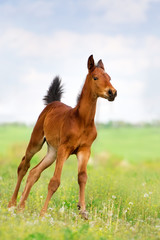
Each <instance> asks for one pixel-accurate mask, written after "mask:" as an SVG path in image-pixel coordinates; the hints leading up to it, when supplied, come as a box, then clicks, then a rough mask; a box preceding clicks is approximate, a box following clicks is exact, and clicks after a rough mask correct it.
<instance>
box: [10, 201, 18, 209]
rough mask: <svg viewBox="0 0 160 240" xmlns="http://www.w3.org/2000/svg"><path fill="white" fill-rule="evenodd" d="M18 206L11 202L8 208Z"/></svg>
mask: <svg viewBox="0 0 160 240" xmlns="http://www.w3.org/2000/svg"><path fill="white" fill-rule="evenodd" d="M16 205H17V203H16V201H15V202H13V201H9V203H8V208H11V207H16Z"/></svg>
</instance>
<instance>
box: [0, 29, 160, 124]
mask: <svg viewBox="0 0 160 240" xmlns="http://www.w3.org/2000/svg"><path fill="white" fill-rule="evenodd" d="M159 49H160V39H159V38H158V37H156V36H147V37H144V38H143V39H142V40H141V41H139V39H137V38H136V37H135V38H131V37H124V36H120V35H118V36H115V37H111V36H107V35H104V34H79V33H73V32H70V31H59V32H56V33H53V34H50V35H41V34H35V33H32V32H29V31H25V30H22V29H18V28H14V29H8V30H6V31H5V33H4V34H3V35H2V36H1V38H0V52H1V58H2V59H6V61H7V58H8V56H5V51H10V54H11V55H12V56H13V55H14V57H15V58H17V59H20V60H19V64H20V66H19V69H21V68H23V71H22V73H21V74H20V75H19V76H18V75H17V76H16V73H15V76H14V78H15V79H16V78H18V81H19V83H21V86H20V87H22V88H21V90H20V91H19V94H16V95H15V93H14V95H11V96H10V101H8V107H7V109H8V116H9V113H10V108H12V114H13V115H15V116H16V118H17V116H19V118H20V119H21V120H23V121H27V122H30V121H32V120H31V119H34V120H35V117H37V116H38V114H39V113H40V111H41V110H42V108H43V105H42V101H41V99H42V97H43V96H44V94H45V92H46V90H47V88H48V85H49V84H50V82H51V80H52V77H53V75H54V74H58V73H59V74H60V75H61V76H64V79H63V82H65V89H66V94H65V102H66V103H67V104H69V105H72V106H74V105H75V104H74V103H75V102H76V95H77V93H78V92H79V88H80V86H81V85H82V82H83V79H84V78H85V75H86V73H87V68H86V65H87V64H86V63H87V57H88V56H89V55H90V54H91V53H93V54H94V53H96V54H95V60H96V61H98V60H99V58H102V60H103V61H104V65H105V67H106V71H109V74H110V75H111V77H112V81H113V82H112V83H113V85H114V86H115V87H116V88H117V90H118V97H117V99H116V101H115V103H114V104H110V103H107V102H106V101H102V102H103V104H102V107H101V108H102V110H103V111H101V112H100V115H99V116H98V117H99V119H98V120H100V121H102V120H103V121H104V120H105V121H106V120H107V119H109V118H110V117H112V118H113V119H118V118H124V119H127V120H129V118H130V119H131V120H132V119H142V118H143V116H144V115H145V113H144V109H143V93H144V89H145V88H146V87H147V86H146V84H147V82H146V81H145V80H146V79H145V77H146V71H148V69H150V68H158V67H160V50H159ZM21 59H22V60H23V61H24V60H25V61H26V60H27V65H26V66H25V64H24V62H23V61H22V62H21ZM32 59H35V61H36V62H37V64H36V65H35V66H32V64H29V62H30V60H32ZM44 59H45V62H46V65H47V64H48V63H50V62H52V61H53V62H54V63H53V66H54V68H52V69H51V68H50V70H49V71H48V69H47V68H46V67H45V66H43V64H42V63H41V61H42V62H44ZM57 59H59V60H58V62H57ZM42 66H43V67H42ZM53 66H52V67H53ZM55 70H56V72H55ZM10 71H11V69H10ZM10 71H9V72H8V76H7V77H8V78H9V76H10ZM52 74H53V75H52ZM3 78H4V76H3ZM10 78H12V76H10ZM4 79H5V78H4ZM4 84H5V83H4ZM20 87H19V88H20ZM15 88H16V84H15ZM17 88H18V85H17ZM3 94H4V93H3ZM12 99H13V100H12ZM11 103H12V104H11ZM13 103H14V106H16V107H13ZM5 104H6V103H5ZM109 104H110V105H111V106H112V107H111V108H110V107H108V114H107V111H106V112H105V109H107V107H106V106H110V105H109ZM5 106H6V105H5ZM23 106H25V109H24V107H23ZM1 107H2V108H1V110H0V115H2V114H5V115H6V116H7V113H6V112H5V113H4V106H2V105H1ZM18 109H21V111H22V114H21V115H19V113H18ZM132 109H134V110H135V112H134V111H132ZM13 110H14V111H13ZM129 111H130V112H129ZM108 116H110V117H108ZM10 119H11V118H10ZM12 119H13V118H12Z"/></svg>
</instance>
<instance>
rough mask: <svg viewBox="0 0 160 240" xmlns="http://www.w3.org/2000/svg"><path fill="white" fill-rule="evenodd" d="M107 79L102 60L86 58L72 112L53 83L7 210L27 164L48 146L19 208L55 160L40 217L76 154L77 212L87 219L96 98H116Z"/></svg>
mask: <svg viewBox="0 0 160 240" xmlns="http://www.w3.org/2000/svg"><path fill="white" fill-rule="evenodd" d="M110 80H111V78H110V76H109V75H108V74H107V73H106V72H105V69H104V65H103V62H102V60H99V62H98V64H97V65H95V63H94V59H93V55H91V56H90V57H89V58H88V74H87V77H86V80H85V83H84V86H83V89H82V92H81V94H80V96H79V99H78V102H77V105H76V107H75V108H71V107H69V106H67V105H65V104H63V103H61V102H60V99H61V94H62V86H61V82H60V80H59V78H58V77H56V78H55V79H54V81H53V82H52V84H51V86H50V88H49V90H48V93H47V95H46V96H45V98H44V100H45V102H46V104H47V106H46V107H45V108H44V110H43V111H42V113H41V114H40V116H39V118H38V120H37V123H36V125H35V127H34V129H33V132H32V135H31V139H30V142H29V144H28V147H27V150H26V153H25V156H24V157H23V158H22V161H21V163H20V165H19V167H18V171H17V172H18V179H17V185H16V187H15V190H14V193H13V196H12V198H11V200H10V202H9V205H8V206H9V207H11V206H16V201H17V195H18V191H19V188H20V184H21V181H22V179H23V177H24V175H25V174H26V172H27V170H28V168H29V167H30V160H31V158H32V157H33V155H34V154H35V153H37V152H38V151H39V150H40V149H41V148H42V146H43V144H44V142H45V141H46V142H47V145H48V152H47V154H46V156H45V157H44V158H43V160H42V161H41V162H40V163H39V164H38V165H37V166H35V167H34V168H33V169H31V171H30V173H29V175H28V179H27V182H26V186H25V189H24V191H23V193H22V197H21V200H20V203H19V206H18V208H20V209H23V208H24V207H25V201H26V199H27V197H28V195H29V192H30V190H31V187H32V186H33V184H34V183H35V182H36V181H37V180H38V179H39V177H40V175H41V173H42V171H43V170H45V169H46V168H47V167H49V166H50V165H51V164H52V163H53V162H54V161H55V160H56V166H55V171H54V175H53V177H52V178H51V180H50V182H49V185H48V195H47V198H46V201H45V203H44V206H43V208H42V210H41V215H44V214H45V213H46V211H47V207H48V203H49V201H50V199H51V197H52V195H53V193H55V192H56V190H57V188H58V187H59V185H60V178H61V173H62V168H63V164H64V162H65V160H66V159H67V158H68V157H69V156H70V155H71V154H76V155H77V158H78V184H79V203H78V208H79V209H80V210H81V211H80V213H81V215H82V217H83V218H85V219H87V212H86V206H85V185H86V181H87V163H88V160H89V157H90V152H91V145H92V143H93V141H94V140H95V138H96V136H97V131H96V127H95V124H94V117H95V111H96V103H97V98H98V97H102V98H106V99H108V100H109V101H113V100H114V99H115V97H116V95H117V91H116V89H115V88H114V87H113V86H112V84H111V82H110Z"/></svg>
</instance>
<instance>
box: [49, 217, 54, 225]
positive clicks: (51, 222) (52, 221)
mask: <svg viewBox="0 0 160 240" xmlns="http://www.w3.org/2000/svg"><path fill="white" fill-rule="evenodd" d="M50 224H51V225H53V224H54V220H53V218H52V217H51V218H50Z"/></svg>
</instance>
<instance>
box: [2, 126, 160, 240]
mask: <svg viewBox="0 0 160 240" xmlns="http://www.w3.org/2000/svg"><path fill="white" fill-rule="evenodd" d="M31 131H32V128H31V127H25V126H16V125H4V126H0V239H1V240H8V239H9V240H10V239H12V240H14V239H18V240H21V239H25V240H33V239H34V240H35V239H36V240H42V239H45V240H51V239H58V240H61V239H66V240H67V239H68V240H70V239H71V240H75V239H79V240H82V239H86V240H88V239H89V240H94V239H100V240H104V239H115V240H121V239H148V240H149V239H160V187H159V186H160V128H158V127H157V128H156V127H148V128H147V127H146V128H145V127H143V128H134V127H123V128H122V127H121V128H105V127H99V128H98V138H97V140H96V141H95V143H94V145H93V147H92V154H91V159H90V161H89V164H88V182H87V186H86V204H87V210H88V212H89V220H88V221H86V220H83V219H81V217H80V216H79V213H78V210H77V207H76V206H77V201H78V184H77V160H76V157H75V156H73V157H71V158H69V159H68V160H67V161H66V163H65V165H64V169H63V173H62V180H61V186H60V188H59V189H58V191H57V192H56V193H55V194H54V196H53V198H52V200H51V202H50V205H49V210H48V213H47V215H46V216H45V217H44V218H40V217H39V212H40V210H41V207H42V205H43V203H44V200H45V197H46V194H47V186H48V182H49V180H50V178H51V177H52V175H53V172H54V165H52V166H51V167H50V168H48V169H47V170H45V171H44V172H43V174H42V175H41V178H40V180H39V181H38V182H37V183H36V184H35V185H34V187H33V188H32V190H31V193H30V195H29V198H28V200H27V203H26V210H25V211H24V212H23V213H17V212H16V209H14V208H12V209H10V210H8V209H7V204H8V201H9V199H10V197H11V195H12V193H13V190H14V187H15V183H16V178H17V174H16V171H17V166H18V164H19V162H20V160H21V158H22V156H23V155H24V151H25V148H26V146H27V143H28V140H29V137H30V134H31ZM45 151H46V148H45V147H44V149H43V150H42V151H41V152H40V153H38V154H37V155H36V156H34V158H33V159H32V162H31V167H33V166H35V164H37V163H38V162H39V161H40V160H41V158H42V157H43V156H44V154H45ZM26 177H27V176H25V179H24V181H23V183H22V186H21V189H20V193H19V195H18V201H19V199H20V196H21V193H22V191H23V188H24V185H25V181H26Z"/></svg>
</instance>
